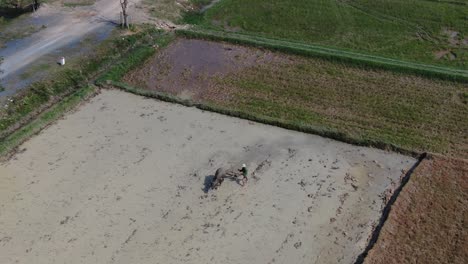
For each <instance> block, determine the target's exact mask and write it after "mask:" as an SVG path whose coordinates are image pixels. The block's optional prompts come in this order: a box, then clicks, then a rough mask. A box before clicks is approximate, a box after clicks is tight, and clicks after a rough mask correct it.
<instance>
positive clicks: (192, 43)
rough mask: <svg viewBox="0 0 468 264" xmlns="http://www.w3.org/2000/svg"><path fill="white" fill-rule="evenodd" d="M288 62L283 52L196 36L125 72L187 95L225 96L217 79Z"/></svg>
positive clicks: (131, 79)
mask: <svg viewBox="0 0 468 264" xmlns="http://www.w3.org/2000/svg"><path fill="white" fill-rule="evenodd" d="M267 62H268V63H287V62H288V59H287V57H286V56H284V55H281V54H277V53H273V52H270V51H266V50H261V49H251V48H248V47H242V46H236V45H232V44H227V43H217V42H210V41H205V40H196V39H179V40H177V41H175V42H174V43H173V44H171V45H170V46H169V47H168V48H166V49H164V51H162V52H161V53H159V54H158V55H157V56H155V57H153V58H152V59H150V60H149V61H148V62H147V63H146V64H145V65H143V66H142V67H140V68H139V69H137V70H135V71H133V72H131V73H129V74H127V75H126V76H125V78H124V79H123V81H124V82H126V83H129V84H131V85H134V86H138V87H142V88H146V89H150V90H157V91H161V92H167V93H172V94H177V95H179V96H181V97H185V98H190V99H200V98H204V99H210V98H211V99H218V100H219V99H226V98H223V96H227V94H226V93H223V92H220V91H219V87H218V89H214V86H215V85H216V80H217V79H219V78H221V77H224V76H226V75H228V74H233V73H237V72H240V71H242V70H244V69H247V68H249V67H254V66H257V65H261V64H265V63H267Z"/></svg>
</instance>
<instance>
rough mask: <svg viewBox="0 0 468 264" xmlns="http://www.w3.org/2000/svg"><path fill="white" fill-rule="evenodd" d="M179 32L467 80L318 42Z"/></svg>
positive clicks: (467, 74) (466, 74)
mask: <svg viewBox="0 0 468 264" xmlns="http://www.w3.org/2000/svg"><path fill="white" fill-rule="evenodd" d="M176 33H177V34H178V35H180V36H184V37H189V38H201V39H207V40H214V41H226V42H231V43H235V44H243V45H249V46H254V47H261V48H267V49H271V50H277V51H282V52H287V53H291V54H297V55H303V56H311V57H319V58H323V59H327V60H332V61H340V62H346V63H349V64H353V65H357V66H363V67H368V68H379V69H385V70H391V71H397V72H402V73H411V74H418V75H422V76H426V77H431V78H440V79H446V80H453V81H459V82H466V83H468V71H464V70H458V69H452V68H446V67H439V66H433V65H426V64H419V63H412V62H405V61H400V60H395V59H389V58H383V57H378V56H372V55H366V54H360V53H355V52H350V51H345V50H339V49H333V48H327V47H322V46H318V45H309V44H304V43H298V42H291V41H286V40H279V39H270V38H264V37H259V36H254V35H249V34H242V33H231V32H224V31H215V30H206V29H197V28H196V29H191V30H177V31H176Z"/></svg>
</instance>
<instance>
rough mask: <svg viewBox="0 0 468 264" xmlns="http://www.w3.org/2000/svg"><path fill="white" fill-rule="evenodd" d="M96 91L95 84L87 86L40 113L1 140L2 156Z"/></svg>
mask: <svg viewBox="0 0 468 264" xmlns="http://www.w3.org/2000/svg"><path fill="white" fill-rule="evenodd" d="M95 93H96V89H95V87H94V86H86V87H84V88H81V89H78V90H77V91H75V92H74V93H72V94H71V95H70V96H68V97H66V98H64V99H63V100H62V101H60V102H59V103H57V104H56V105H54V106H53V107H51V108H49V109H48V110H47V111H45V112H44V113H42V114H40V115H39V116H38V117H37V118H36V119H35V120H33V121H32V122H30V123H28V124H27V125H25V126H23V127H21V128H20V129H18V130H16V131H15V132H14V133H12V134H10V135H9V136H7V137H6V138H4V139H3V140H2V141H0V156H3V155H5V154H7V153H10V152H11V151H12V150H13V149H14V148H15V147H17V146H18V145H20V144H21V143H23V142H24V141H26V140H27V139H28V138H30V137H31V136H33V135H35V134H37V133H38V132H40V131H41V130H42V129H44V128H45V127H47V126H48V125H50V124H51V123H53V122H54V121H55V120H57V119H58V118H60V117H61V116H62V115H63V114H64V113H66V112H68V111H70V110H71V109H73V108H75V107H76V106H77V105H78V104H79V103H80V102H82V101H83V99H86V98H89V97H90V96H92V95H93V94H95Z"/></svg>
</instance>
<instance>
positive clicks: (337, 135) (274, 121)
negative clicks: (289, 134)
mask: <svg viewBox="0 0 468 264" xmlns="http://www.w3.org/2000/svg"><path fill="white" fill-rule="evenodd" d="M96 85H98V86H100V87H102V88H118V89H121V90H123V91H126V92H129V93H132V94H136V95H140V96H144V97H149V98H154V99H157V100H160V101H164V102H169V103H175V104H180V105H183V106H187V107H195V108H198V109H200V110H204V111H209V112H213V113H218V114H222V115H226V116H231V117H236V118H240V119H245V120H249V121H253V122H258V123H262V124H266V125H271V126H276V127H280V128H284V129H288V130H293V131H298V132H302V133H306V134H313V135H317V136H321V137H325V138H330V139H334V140H337V141H340V142H344V143H348V144H352V145H355V146H363V147H373V148H377V149H382V150H386V151H392V152H396V153H400V154H403V155H407V156H412V157H418V156H419V155H420V154H421V152H417V151H414V150H410V149H406V148H403V147H400V146H397V145H394V144H391V143H387V142H383V141H378V140H369V139H360V138H356V137H352V136H350V135H348V134H346V133H344V132H340V131H337V130H334V129H330V128H326V127H323V126H313V125H309V124H298V123H293V122H288V121H285V120H281V119H278V118H271V117H267V116H261V115H254V114H251V113H248V112H245V111H240V110H235V109H230V108H226V107H221V106H215V105H212V104H206V103H199V102H194V101H192V100H189V99H182V98H180V97H177V96H174V95H171V94H167V93H162V92H157V91H150V90H144V89H140V88H137V87H134V86H131V85H128V84H126V83H123V82H120V81H115V80H106V81H103V82H99V83H96Z"/></svg>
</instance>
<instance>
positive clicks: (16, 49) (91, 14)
mask: <svg viewBox="0 0 468 264" xmlns="http://www.w3.org/2000/svg"><path fill="white" fill-rule="evenodd" d="M138 2H139V0H135V1H131V5H132V6H133V5H134V4H136V3H138ZM130 8H132V7H130ZM119 13H120V4H119V1H115V0H99V1H97V2H96V3H95V4H94V5H92V6H83V7H76V8H61V7H59V6H57V5H53V6H48V5H43V6H42V7H41V8H40V9H39V11H38V12H36V13H35V14H32V15H31V16H33V17H35V18H36V20H38V21H47V22H44V25H46V28H44V29H42V30H40V31H39V32H37V33H34V34H33V35H32V36H29V37H27V39H25V41H22V42H17V43H14V44H13V47H10V48H9V50H8V51H7V52H3V53H2V54H1V55H2V56H3V57H4V61H3V63H2V64H1V65H0V67H1V69H2V70H3V71H4V73H3V74H2V75H1V77H2V78H9V76H10V75H12V74H15V73H16V72H17V71H18V70H20V69H22V68H24V67H26V66H28V65H30V64H31V63H32V62H34V61H36V60H37V59H39V58H40V57H42V56H44V55H47V54H50V53H52V52H54V51H57V50H60V49H62V48H63V47H66V46H68V45H70V44H72V43H75V42H77V41H78V40H80V39H83V38H84V37H85V36H86V35H89V34H91V33H93V32H97V31H99V30H100V29H102V28H103V27H107V28H108V29H107V30H111V29H112V28H113V26H115V23H119ZM51 18H53V19H51ZM18 30H21V29H18ZM62 55H63V56H65V57H67V54H60V56H62ZM58 56H59V54H57V58H58Z"/></svg>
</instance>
